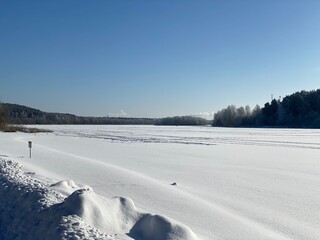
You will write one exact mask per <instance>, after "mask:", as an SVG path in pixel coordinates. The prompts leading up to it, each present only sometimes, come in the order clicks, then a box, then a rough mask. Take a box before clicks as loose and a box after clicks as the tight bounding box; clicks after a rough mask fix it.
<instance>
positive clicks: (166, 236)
mask: <svg viewBox="0 0 320 240" xmlns="http://www.w3.org/2000/svg"><path fill="white" fill-rule="evenodd" d="M130 235H131V236H137V237H138V239H144V240H183V239H198V238H197V236H196V235H195V234H194V233H193V232H192V231H191V230H190V229H189V228H188V227H187V226H184V225H182V224H181V223H178V222H175V221H174V220H172V219H169V218H166V217H163V216H160V215H151V214H145V215H144V216H143V217H142V218H141V219H140V220H139V221H138V222H137V223H136V224H135V225H134V226H133V228H132V229H131V231H130Z"/></svg>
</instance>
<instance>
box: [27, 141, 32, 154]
mask: <svg viewBox="0 0 320 240" xmlns="http://www.w3.org/2000/svg"><path fill="white" fill-rule="evenodd" d="M28 146H29V150H30V152H29V153H30V154H29V157H30V158H31V148H32V142H31V141H28Z"/></svg>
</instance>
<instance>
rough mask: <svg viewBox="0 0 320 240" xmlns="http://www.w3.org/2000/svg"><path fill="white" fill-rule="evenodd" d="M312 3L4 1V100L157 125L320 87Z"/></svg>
mask: <svg viewBox="0 0 320 240" xmlns="http://www.w3.org/2000/svg"><path fill="white" fill-rule="evenodd" d="M319 77H320V1H318V0H260V1H259V0H251V1H249V0H226V1H223V0H216V1H214V0H210V1H209V0H208V1H202V0H200V1H196V0H194V1H189V0H163V1H153V0H145V1H141V0H137V1H134V0H105V1H102V0H96V1H82V0H54V1H52V0H50V1H46V0H39V1H35V0H31V1H23V0H20V1H18V0H1V1H0V83H1V86H0V101H2V102H10V103H18V104H23V105H27V106H30V107H35V108H38V109H41V110H43V111H49V112H69V113H73V114H77V115H85V116H89V115H91V116H106V115H108V114H109V115H110V114H111V113H113V114H115V115H117V114H118V115H125V113H127V114H128V115H129V116H132V117H141V116H143V117H163V116H173V115H188V114H196V113H199V112H213V111H217V110H220V109H221V108H224V107H226V106H228V105H230V104H235V105H236V106H244V105H247V104H248V105H250V106H251V107H254V106H255V105H256V104H259V105H261V106H262V105H263V104H264V103H265V102H267V101H270V97H271V94H273V95H274V97H278V96H285V95H289V94H291V93H293V92H296V91H300V90H303V89H304V90H312V89H317V88H320V78H319Z"/></svg>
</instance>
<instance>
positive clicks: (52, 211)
mask: <svg viewBox="0 0 320 240" xmlns="http://www.w3.org/2000/svg"><path fill="white" fill-rule="evenodd" d="M79 187H81V188H80V189H79ZM1 235H3V237H1ZM1 238H4V239H18V240H19V239H24V240H28V239H120V240H121V239H123V240H124V239H139V240H151V239H152V240H173V239H175V240H182V239H183V240H197V239H198V238H197V236H196V235H195V234H194V233H193V232H192V231H191V230H190V229H189V228H188V227H187V226H184V225H183V224H181V223H178V222H176V221H174V220H172V219H169V218H166V217H163V216H159V215H152V214H148V213H142V212H139V211H138V210H137V209H136V207H135V205H134V202H133V201H132V200H131V199H130V198H124V197H115V198H112V199H107V198H104V197H102V196H100V195H98V194H96V193H95V192H94V191H93V190H92V188H90V187H88V186H78V185H76V184H75V183H74V182H73V181H71V180H68V181H61V182H58V183H55V184H52V185H49V184H47V183H45V182H41V181H39V180H38V179H36V178H34V177H33V173H26V172H24V171H22V169H21V165H19V164H17V163H15V162H13V161H10V160H5V159H1V158H0V239H1Z"/></svg>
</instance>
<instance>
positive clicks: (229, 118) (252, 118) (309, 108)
mask: <svg viewBox="0 0 320 240" xmlns="http://www.w3.org/2000/svg"><path fill="white" fill-rule="evenodd" d="M5 123H9V124H97V125H98V124H101V125H106V124H110V125H111V124H114V125H121V124H123V125H174V126H179V125H189V126H196V125H198V126H199V125H200V126H204V125H212V126H215V127H290V128H320V89H318V90H312V91H300V92H296V93H293V94H291V95H289V96H286V97H284V98H283V99H273V100H272V101H271V102H267V103H266V104H264V106H263V107H260V106H259V105H257V106H255V107H254V108H253V109H251V108H250V107H249V106H245V107H239V108H237V107H236V106H235V105H229V106H228V107H227V108H225V109H222V110H220V111H218V112H216V113H215V114H214V119H213V120H212V121H209V120H206V119H203V118H199V117H193V116H182V117H168V118H122V117H80V116H76V115H72V114H67V113H47V112H43V111H40V110H38V109H34V108H30V107H26V106H21V105H17V104H9V103H3V104H0V126H1V125H3V124H5Z"/></svg>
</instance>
